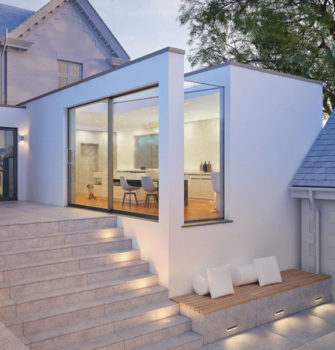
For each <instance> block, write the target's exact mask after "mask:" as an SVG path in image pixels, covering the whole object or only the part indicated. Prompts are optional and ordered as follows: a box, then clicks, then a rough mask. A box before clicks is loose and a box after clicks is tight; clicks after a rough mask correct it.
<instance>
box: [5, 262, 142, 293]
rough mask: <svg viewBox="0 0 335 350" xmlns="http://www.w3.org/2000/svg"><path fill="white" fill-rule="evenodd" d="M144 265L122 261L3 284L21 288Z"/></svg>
mask: <svg viewBox="0 0 335 350" xmlns="http://www.w3.org/2000/svg"><path fill="white" fill-rule="evenodd" d="M145 264H148V262H147V261H145V260H141V259H136V260H130V261H124V262H120V263H112V264H108V265H107V264H106V265H102V266H97V267H94V268H86V269H79V270H77V271H70V272H64V273H55V274H50V275H46V276H38V277H36V278H27V279H22V280H19V281H15V280H14V281H8V282H5V284H6V285H8V286H9V287H16V286H23V285H27V284H31V283H39V282H46V281H52V280H56V279H61V278H66V277H75V276H81V275H86V274H89V273H95V272H103V271H110V270H116V269H120V268H127V267H132V266H138V265H145Z"/></svg>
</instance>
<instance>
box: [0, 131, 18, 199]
mask: <svg viewBox="0 0 335 350" xmlns="http://www.w3.org/2000/svg"><path fill="white" fill-rule="evenodd" d="M15 199H17V129H13V128H2V127H0V201H6V200H15Z"/></svg>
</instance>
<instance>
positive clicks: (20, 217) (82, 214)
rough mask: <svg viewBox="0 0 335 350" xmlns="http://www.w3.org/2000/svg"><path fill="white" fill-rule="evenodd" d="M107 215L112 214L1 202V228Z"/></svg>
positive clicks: (27, 203)
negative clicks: (3, 226)
mask: <svg viewBox="0 0 335 350" xmlns="http://www.w3.org/2000/svg"><path fill="white" fill-rule="evenodd" d="M107 215H110V214H106V213H103V212H99V211H94V210H86V209H78V208H71V207H56V206H52V205H45V204H39V203H33V202H24V201H23V202H19V201H13V202H0V226H2V225H16V224H31V223H35V222H50V221H57V220H71V219H84V218H95V217H103V216H107Z"/></svg>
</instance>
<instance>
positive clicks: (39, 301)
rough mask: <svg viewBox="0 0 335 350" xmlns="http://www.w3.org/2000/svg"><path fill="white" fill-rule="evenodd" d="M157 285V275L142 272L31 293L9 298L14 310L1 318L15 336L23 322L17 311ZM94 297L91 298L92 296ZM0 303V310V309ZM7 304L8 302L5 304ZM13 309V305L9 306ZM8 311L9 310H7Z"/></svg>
mask: <svg viewBox="0 0 335 350" xmlns="http://www.w3.org/2000/svg"><path fill="white" fill-rule="evenodd" d="M156 285H158V276H157V275H154V274H150V273H147V274H144V275H136V276H128V277H124V278H120V279H117V280H113V281H101V282H98V283H94V284H90V285H87V286H86V287H75V288H68V289H64V290H57V291H52V292H48V293H44V294H38V295H31V296H26V297H23V298H21V299H20V300H18V301H16V302H15V301H12V300H10V306H12V305H14V304H16V311H15V310H14V311H12V313H9V312H8V311H7V317H6V318H2V321H4V323H5V325H6V326H7V327H8V328H9V329H10V330H11V331H12V332H13V333H14V334H15V335H17V336H21V335H22V334H23V328H22V325H23V322H22V320H21V319H19V318H18V317H16V316H14V315H16V313H17V312H19V313H20V312H22V311H24V310H26V311H27V310H28V309H29V308H31V309H35V310H39V311H40V310H43V309H48V308H50V305H52V307H54V308H58V307H63V308H64V304H65V303H68V304H70V305H71V304H73V303H75V302H77V303H78V302H80V303H84V302H85V300H94V298H104V297H106V296H110V295H118V294H122V293H127V292H129V291H133V290H136V289H138V288H139V287H140V288H147V287H152V286H156ZM92 296H93V297H94V298H93V297H92ZM1 306H2V305H1V304H0V310H1ZM7 306H8V304H7ZM11 309H13V307H11ZM9 311H10V310H9Z"/></svg>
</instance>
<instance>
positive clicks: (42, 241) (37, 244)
mask: <svg viewBox="0 0 335 350" xmlns="http://www.w3.org/2000/svg"><path fill="white" fill-rule="evenodd" d="M122 236H123V231H122V229H119V228H118V229H110V230H100V231H99V230H97V231H95V232H78V233H71V234H70V233H60V234H57V235H50V236H47V235H46V236H40V237H34V238H27V239H16V240H15V239H14V240H6V241H1V240H0V252H8V251H11V250H20V249H29V248H44V247H53V246H57V245H61V244H75V243H86V242H91V241H98V240H102V241H103V240H107V239H109V238H116V237H122Z"/></svg>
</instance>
